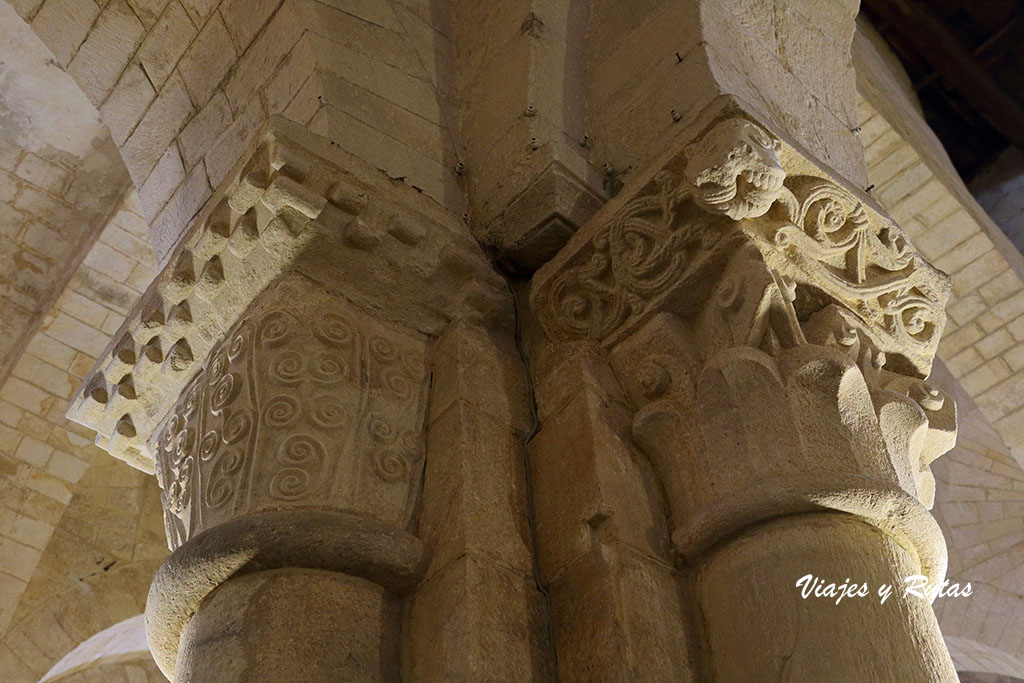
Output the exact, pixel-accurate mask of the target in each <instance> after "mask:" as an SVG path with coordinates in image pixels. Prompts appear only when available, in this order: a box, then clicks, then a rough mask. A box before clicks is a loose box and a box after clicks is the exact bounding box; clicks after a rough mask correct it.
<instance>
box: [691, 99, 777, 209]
mask: <svg viewBox="0 0 1024 683" xmlns="http://www.w3.org/2000/svg"><path fill="white" fill-rule="evenodd" d="M780 148H781V144H780V142H779V141H778V140H777V139H775V138H774V137H772V136H771V135H770V134H768V133H767V132H766V131H765V130H764V129H763V128H761V127H760V126H758V125H756V124H754V123H751V122H750V121H747V120H745V119H729V120H727V121H723V122H721V123H719V124H718V125H717V126H715V127H714V128H713V129H711V131H710V132H708V133H707V134H706V135H705V136H704V137H703V138H702V139H701V140H700V141H698V142H696V143H695V144H693V145H692V146H691V147H690V149H689V150H687V156H688V161H687V164H686V171H685V176H686V181H687V183H689V184H690V185H691V186H692V187H693V190H694V198H695V199H696V201H697V202H698V203H699V204H700V205H701V206H702V207H703V208H704V209H706V210H707V211H712V212H714V213H720V214H724V215H726V216H729V218H732V219H734V220H740V219H743V218H755V217H757V216H762V215H764V213H765V212H766V211H768V209H769V207H771V205H772V203H773V202H775V200H776V199H778V197H779V194H780V191H781V189H782V181H783V180H785V179H786V172H785V171H784V170H783V169H782V165H781V164H780V163H779V157H778V154H777V152H778V151H779V149H780Z"/></svg>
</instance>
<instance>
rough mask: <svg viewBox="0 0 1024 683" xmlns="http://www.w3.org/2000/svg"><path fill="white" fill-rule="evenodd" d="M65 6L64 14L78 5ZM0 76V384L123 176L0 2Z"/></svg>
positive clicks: (72, 90)
mask: <svg viewBox="0 0 1024 683" xmlns="http://www.w3.org/2000/svg"><path fill="white" fill-rule="evenodd" d="M87 1H88V4H89V5H92V1H91V0H87ZM67 4H68V8H67V10H66V11H69V12H73V11H77V9H76V8H78V9H81V7H79V5H77V4H76V3H67ZM72 6H74V7H72ZM82 7H84V5H83V6H82ZM62 11H64V10H62ZM87 14H88V13H87ZM83 16H85V15H83ZM56 17H57V15H53V18H52V19H51V18H47V16H46V15H44V16H42V18H41V19H40V21H42V22H43V23H46V22H50V21H57V19H56ZM104 30H105V29H104ZM0 79H2V80H3V82H4V92H3V95H2V98H0V99H2V102H0V106H2V108H3V116H2V118H0V186H2V187H3V190H2V191H0V239H2V241H3V242H2V244H3V247H2V249H0V318H2V320H3V324H2V325H0V381H2V380H3V379H5V378H6V377H7V375H8V374H9V373H10V371H11V368H12V366H13V365H14V364H15V362H16V361H17V359H18V357H19V355H20V354H21V353H22V351H23V350H24V347H25V344H26V343H27V342H28V340H29V338H30V337H31V336H32V334H33V333H34V332H35V330H36V328H37V327H38V326H39V324H40V322H41V320H42V318H43V316H44V315H46V313H47V312H48V311H49V310H50V308H51V306H53V305H54V303H55V301H56V299H57V296H58V295H59V294H60V292H61V289H62V288H63V286H64V283H65V282H66V281H67V279H68V278H69V277H70V276H71V273H72V272H73V270H74V269H75V268H76V267H77V265H78V262H79V261H80V260H81V258H82V255H83V253H84V250H86V249H87V247H88V246H89V245H90V244H91V242H92V240H93V239H94V238H95V236H96V234H98V233H99V231H100V230H101V229H102V227H103V225H104V224H105V222H106V221H107V219H108V218H109V217H110V214H111V213H112V209H113V208H114V207H115V206H116V204H117V202H118V200H119V199H120V196H121V194H122V193H124V192H125V189H126V188H125V186H126V179H125V176H124V170H123V168H122V167H121V164H120V162H119V161H118V159H117V151H116V148H115V147H114V145H113V143H112V142H111V141H110V138H109V136H108V135H107V134H106V131H105V130H104V129H103V126H102V124H101V123H100V121H99V117H98V115H97V113H96V110H95V109H94V108H93V106H92V105H90V103H89V101H88V100H87V99H86V98H85V96H84V95H83V94H82V91H81V90H80V89H79V86H78V85H76V82H75V81H74V80H73V78H72V77H69V76H68V75H67V74H66V73H64V72H63V71H62V70H61V69H60V68H59V67H58V66H56V65H55V64H54V63H53V58H52V57H51V55H50V52H49V51H48V50H47V47H46V46H45V45H44V44H43V42H40V38H39V37H37V35H36V34H34V33H33V31H32V29H31V28H30V27H29V26H28V25H26V24H25V23H24V22H23V21H22V20H21V19H20V18H19V17H18V15H17V14H16V13H15V10H14V8H12V7H11V6H10V5H8V4H7V3H3V4H2V5H0Z"/></svg>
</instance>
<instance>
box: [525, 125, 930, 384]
mask: <svg viewBox="0 0 1024 683" xmlns="http://www.w3.org/2000/svg"><path fill="white" fill-rule="evenodd" d="M637 187H638V189H637V191H635V192H634V193H623V194H622V195H620V196H619V197H617V198H616V199H615V200H613V201H611V202H609V203H608V204H607V205H606V206H605V207H603V208H602V209H601V210H600V211H599V212H598V213H597V214H596V215H595V216H594V218H593V219H592V220H591V221H590V222H588V224H587V225H586V226H584V228H583V229H581V230H580V231H579V232H578V233H577V234H576V235H575V236H574V237H573V238H572V240H570V242H569V244H568V245H567V246H566V247H565V248H564V249H563V250H562V251H561V252H560V253H559V255H558V256H557V257H555V258H554V259H553V260H552V261H551V262H550V263H548V264H547V265H545V266H544V267H542V268H541V269H540V270H539V271H538V272H537V275H536V277H535V278H534V287H533V292H532V296H531V300H532V302H533V305H534V307H535V309H536V311H537V315H538V317H539V318H540V321H541V324H542V325H543V327H544V329H545V331H546V332H547V334H548V336H549V337H550V338H552V339H571V338H589V339H593V340H595V341H597V342H599V343H600V344H602V345H603V346H606V347H610V346H614V345H615V344H616V343H617V342H619V341H620V340H622V339H623V338H625V337H627V336H628V335H629V334H631V333H632V332H634V331H635V330H637V329H638V328H639V327H640V326H641V325H643V323H644V322H645V321H647V320H649V319H650V318H651V317H652V316H653V315H655V314H657V313H659V312H662V311H670V312H673V313H675V314H678V315H681V316H683V317H695V316H697V315H698V314H699V313H700V312H701V311H702V310H704V309H705V307H706V305H708V303H709V302H710V301H712V300H713V299H714V297H713V296H712V295H711V290H712V288H714V287H715V286H716V284H718V283H720V284H718V288H719V292H718V294H717V296H719V297H726V298H728V297H734V300H733V301H731V302H730V303H729V306H741V305H743V302H741V301H740V300H739V298H736V297H738V296H739V293H740V290H741V289H744V290H745V289H748V288H749V287H750V286H749V285H748V284H747V282H746V281H747V280H749V279H751V278H753V279H756V280H758V281H764V285H765V287H764V288H763V289H762V293H764V292H765V291H767V290H771V291H772V292H775V294H772V295H771V297H770V298H771V299H772V300H771V301H767V300H766V301H763V302H762V301H759V302H757V306H762V304H763V306H762V308H759V309H757V310H758V311H760V312H761V313H765V312H767V310H768V309H772V310H773V311H774V312H775V313H778V314H780V315H783V316H786V317H789V318H790V319H791V320H792V325H793V330H792V332H793V334H795V335H796V336H795V338H794V339H793V343H798V342H799V341H801V339H802V335H801V332H800V329H799V328H800V327H801V326H802V325H803V324H804V322H805V321H806V320H807V319H808V318H809V317H810V316H811V315H813V314H814V313H815V312H817V311H819V310H821V309H822V308H824V307H826V306H828V305H830V304H836V305H839V306H841V307H843V308H844V309H846V310H847V311H849V312H850V314H851V315H852V316H853V318H855V319H856V320H857V321H858V323H857V324H858V327H859V328H860V329H862V330H863V331H864V333H865V335H867V336H868V337H869V338H870V339H871V342H872V343H873V344H874V345H875V347H876V349H877V351H878V352H879V353H882V354H885V356H884V360H883V365H887V367H888V368H889V369H892V370H894V371H896V372H900V373H904V374H911V375H917V376H926V375H927V374H928V372H929V369H930V367H931V361H932V358H933V357H934V354H935V350H936V348H937V346H938V341H939V337H940V334H941V332H942V327H943V325H944V323H945V312H944V309H943V307H944V305H945V302H946V299H947V298H948V297H949V293H950V284H949V279H948V278H947V277H946V276H945V275H944V274H942V273H941V272H939V271H938V270H936V269H935V268H933V267H932V266H931V265H929V264H928V263H927V262H925V261H924V260H923V259H922V258H921V256H920V255H919V254H918V253H917V252H916V251H915V250H914V249H913V247H912V246H911V245H910V242H909V240H908V239H907V237H906V235H905V234H904V233H903V231H902V230H901V229H900V228H899V227H898V226H897V225H896V224H895V223H893V222H892V220H890V219H889V218H888V217H886V216H885V215H883V214H882V213H881V212H880V211H879V210H878V209H877V208H876V207H875V206H873V204H872V203H871V201H870V200H869V199H868V198H866V197H863V196H860V195H859V194H858V193H856V192H854V191H852V190H850V189H848V188H845V187H842V186H841V185H839V184H837V183H836V182H835V181H834V180H833V179H832V178H831V177H830V176H829V175H828V174H827V173H826V172H825V171H824V170H823V169H821V168H820V167H818V166H816V165H815V164H814V163H813V162H812V161H811V160H809V159H808V158H806V157H805V156H803V155H802V154H801V153H800V152H799V150H797V149H796V148H794V147H793V146H791V145H787V144H786V143H784V142H782V141H781V140H780V139H778V138H777V137H775V136H774V135H772V134H771V133H769V132H768V131H766V130H765V129H764V128H762V127H761V126H759V125H758V124H756V123H754V122H752V121H750V120H748V119H745V118H736V117H734V116H730V117H726V118H724V119H721V120H718V121H716V122H714V123H712V124H711V125H710V126H708V127H707V128H706V129H705V130H703V131H701V132H699V134H698V135H696V136H695V141H693V142H691V143H689V144H687V145H685V146H684V147H683V149H682V151H681V152H679V153H678V154H676V155H674V156H672V157H670V158H669V159H668V161H667V162H666V163H664V165H662V166H661V167H660V168H657V169H655V170H653V171H651V172H649V174H648V176H647V179H646V180H641V181H640V182H639V183H638V184H637ZM743 244H752V245H754V246H755V247H756V248H757V249H756V251H754V252H751V255H750V258H748V259H747V262H745V263H744V264H742V266H740V267H738V268H737V269H735V270H738V272H734V273H730V274H726V269H727V265H728V264H729V263H730V261H732V260H733V257H734V255H735V254H736V252H737V251H738V250H739V249H740V248H741V245H743ZM756 271H759V272H756ZM723 276H724V277H726V278H727V279H726V280H725V281H723ZM728 278H732V280H729V279H728ZM759 286H760V285H759ZM746 293H747V294H749V295H754V294H755V293H753V292H746ZM747 303H749V302H747ZM762 318H763V315H761V316H753V318H752V319H751V320H750V323H751V324H753V325H755V326H756V325H757V324H760V323H762V322H763V320H762Z"/></svg>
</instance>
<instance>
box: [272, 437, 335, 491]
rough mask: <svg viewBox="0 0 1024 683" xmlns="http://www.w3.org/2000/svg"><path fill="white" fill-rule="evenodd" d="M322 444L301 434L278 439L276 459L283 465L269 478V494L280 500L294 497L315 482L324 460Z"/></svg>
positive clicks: (324, 454) (312, 485) (324, 453)
mask: <svg viewBox="0 0 1024 683" xmlns="http://www.w3.org/2000/svg"><path fill="white" fill-rule="evenodd" d="M326 457H327V456H326V452H325V451H324V447H323V444H321V443H320V442H319V441H317V440H316V439H315V438H313V437H311V436H307V435H305V434H293V435H291V436H289V437H288V438H286V439H285V440H284V441H282V442H281V446H280V447H279V448H278V460H279V461H280V462H281V463H283V464H284V465H285V467H282V468H281V469H280V470H278V471H277V472H276V473H275V474H274V476H273V477H271V479H270V494H271V495H272V496H274V497H275V498H277V499H280V500H296V499H298V498H301V497H302V496H304V495H306V493H307V492H308V491H309V490H310V489H311V488H312V487H314V486H315V485H316V483H317V482H316V481H315V477H316V475H317V474H318V471H319V469H320V466H321V464H322V463H323V462H324V460H325V459H326Z"/></svg>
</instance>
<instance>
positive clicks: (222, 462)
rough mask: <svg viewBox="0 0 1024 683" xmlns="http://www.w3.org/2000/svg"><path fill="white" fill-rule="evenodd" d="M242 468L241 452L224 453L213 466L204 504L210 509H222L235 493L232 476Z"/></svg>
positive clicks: (233, 450)
mask: <svg viewBox="0 0 1024 683" xmlns="http://www.w3.org/2000/svg"><path fill="white" fill-rule="evenodd" d="M241 468H242V452H241V451H239V450H236V449H232V450H229V451H226V452H225V453H224V454H223V455H222V456H221V457H220V458H219V459H218V460H217V462H216V463H215V464H214V466H213V472H212V473H211V474H212V477H211V482H210V485H209V486H208V487H207V488H206V496H205V498H206V504H207V505H208V506H209V507H211V508H219V507H222V506H223V505H224V504H225V503H227V502H228V500H230V498H231V496H232V494H233V493H234V492H235V480H234V477H233V475H234V474H235V473H237V472H238V470H240V469H241Z"/></svg>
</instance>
